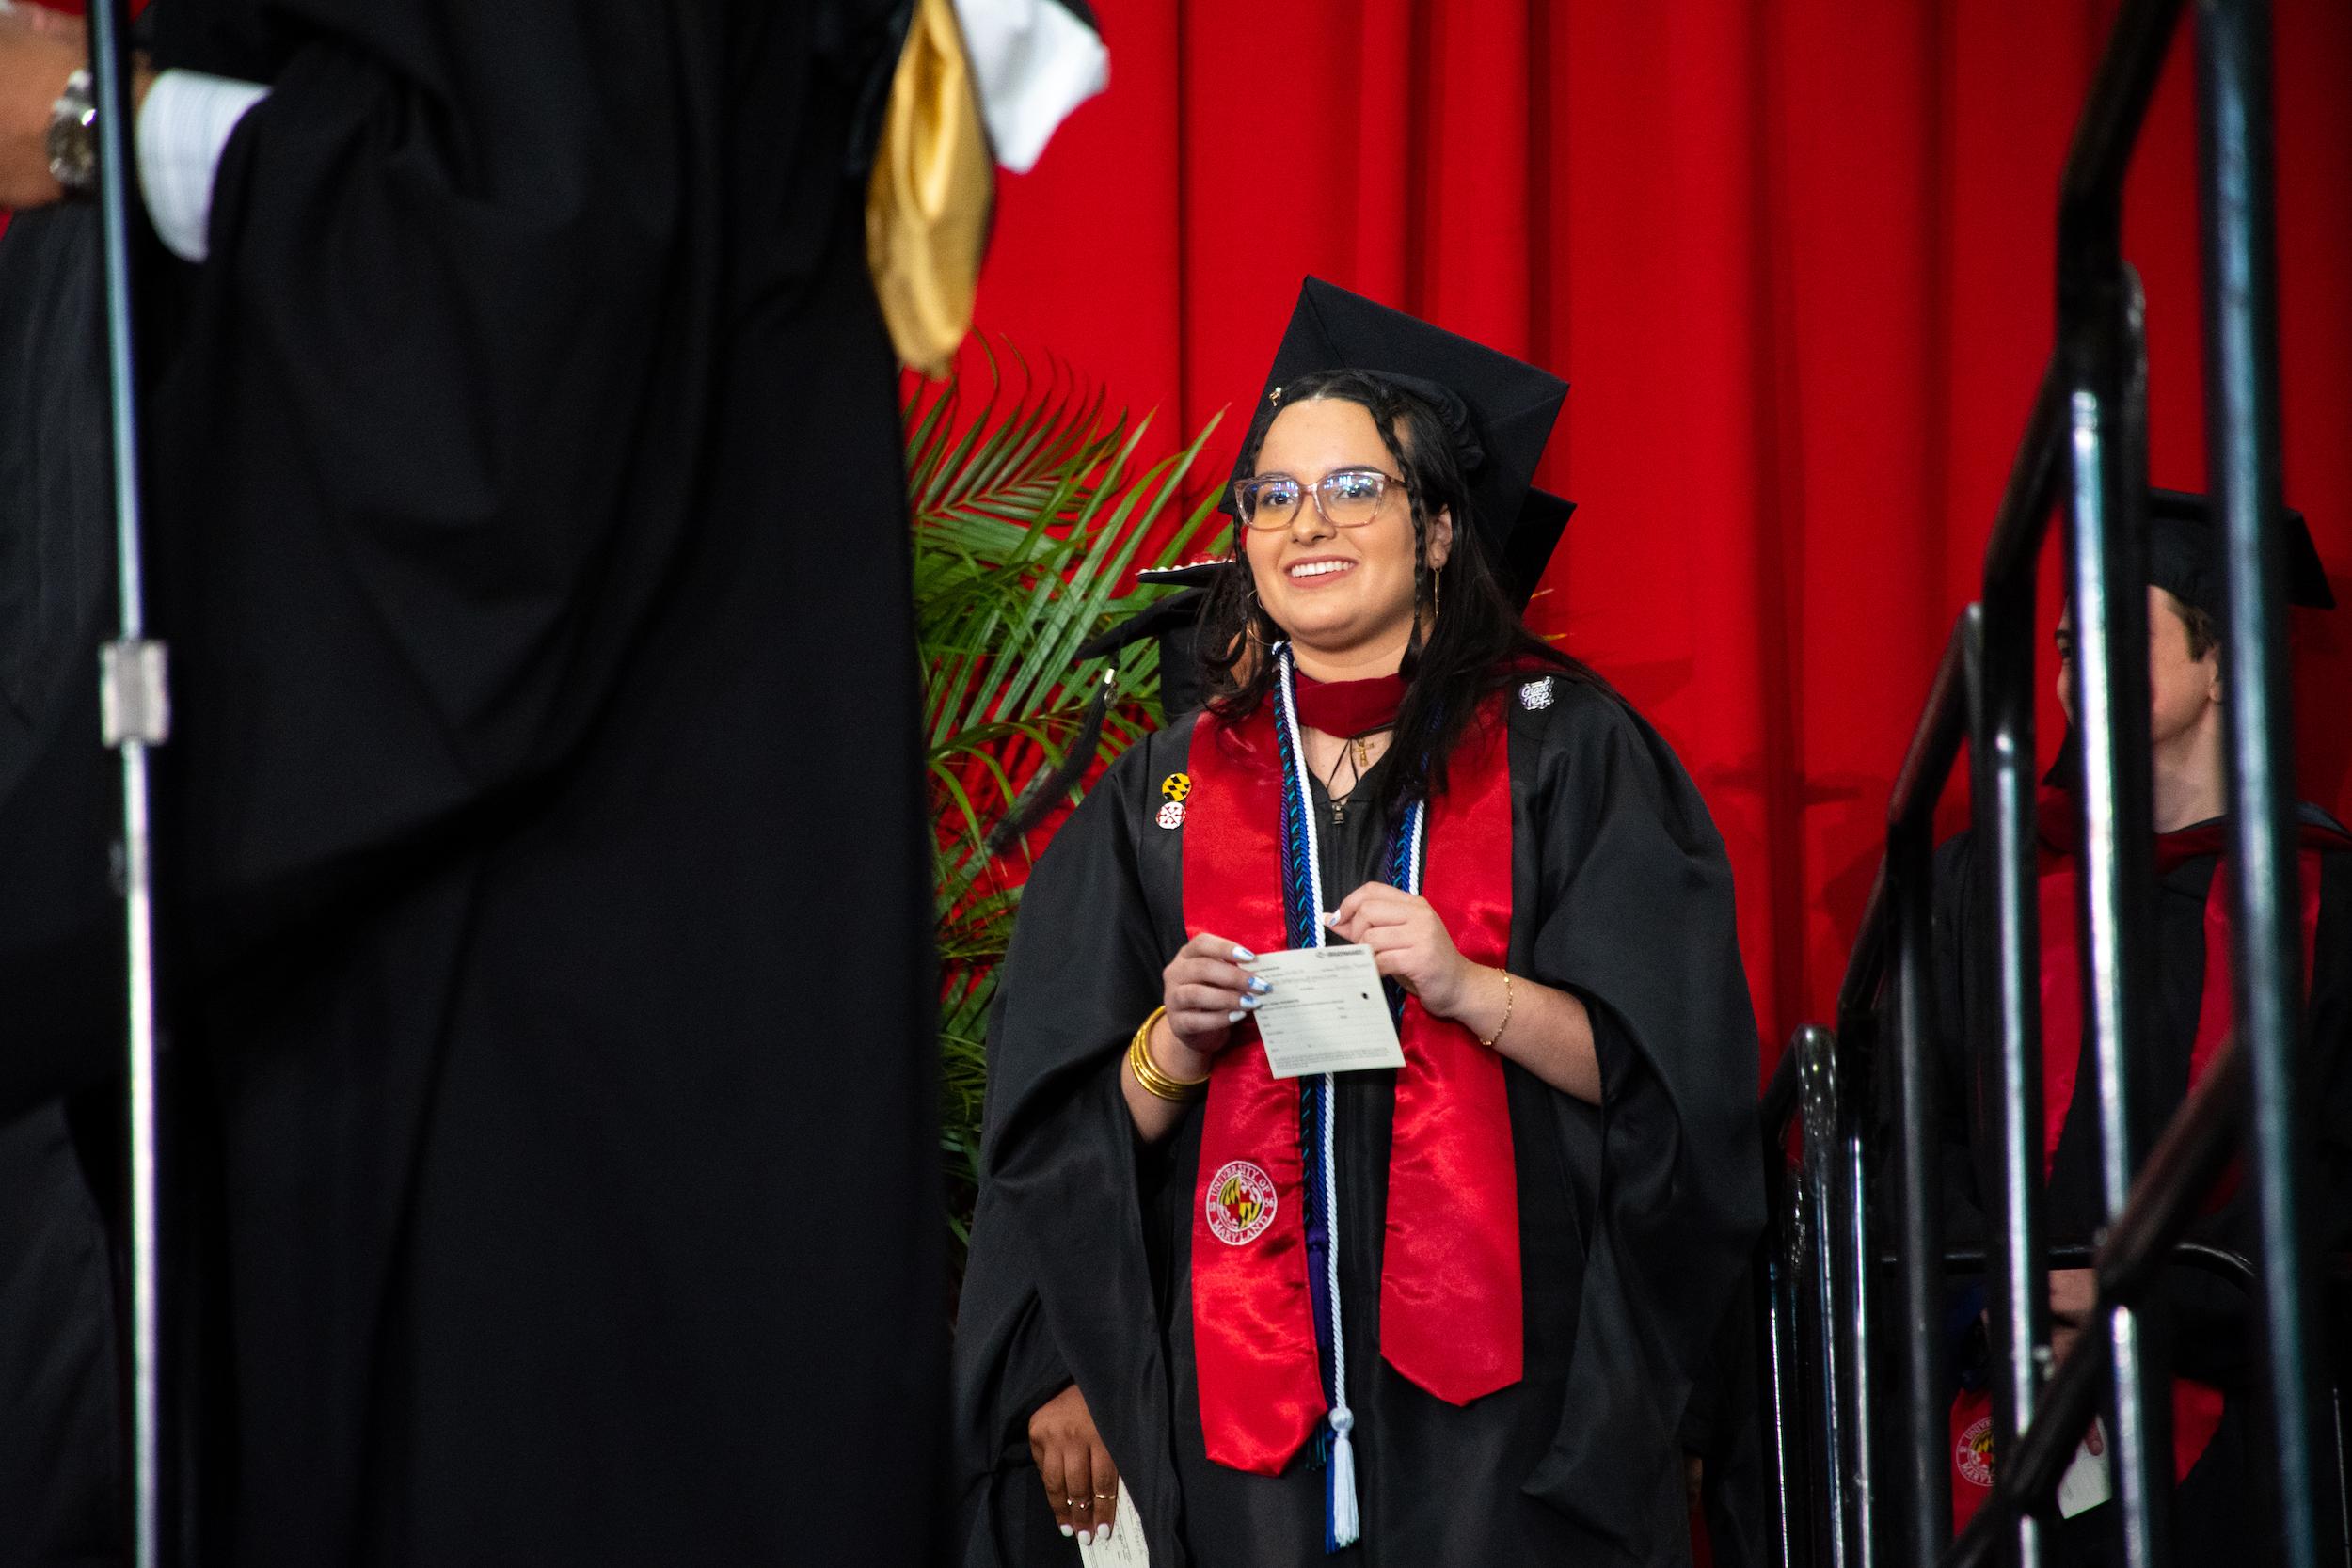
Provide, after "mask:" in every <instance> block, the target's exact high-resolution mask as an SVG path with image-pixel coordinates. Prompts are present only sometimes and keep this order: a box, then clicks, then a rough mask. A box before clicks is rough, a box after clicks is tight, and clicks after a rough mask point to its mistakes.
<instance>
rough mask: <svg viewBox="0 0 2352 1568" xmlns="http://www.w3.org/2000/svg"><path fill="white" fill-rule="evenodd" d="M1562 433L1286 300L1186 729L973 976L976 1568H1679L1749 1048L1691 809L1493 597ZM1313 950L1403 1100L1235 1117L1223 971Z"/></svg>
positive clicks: (968, 1447) (1384, 1090)
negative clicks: (1563, 1566) (1688, 1447)
mask: <svg viewBox="0 0 2352 1568" xmlns="http://www.w3.org/2000/svg"><path fill="white" fill-rule="evenodd" d="M1565 390H1566V388H1565V386H1564V385H1563V384H1561V383H1560V382H1558V381H1556V380H1554V379H1553V378H1551V377H1550V376H1549V375H1546V374H1545V373H1543V372H1540V371H1536V370H1534V368H1532V367H1529V366H1526V365H1522V364H1519V363H1518V362H1516V361H1514V360H1511V359H1509V358H1507V357H1505V356H1501V355H1498V354H1495V353H1493V352H1492V351H1489V350H1486V349H1484V348H1481V347H1479V346H1478V345H1476V344H1474V343H1470V342H1469V341H1465V340H1462V339H1460V338H1456V337H1454V336H1453V335H1452V334H1449V333H1445V332H1441V331H1438V329H1436V328H1434V327H1431V326H1428V325H1425V324H1422V323H1420V322H1417V321H1414V320H1412V319H1411V318H1409V317H1406V316H1403V315H1400V314H1398V313H1397V312H1395V311H1392V310H1389V309H1384V308H1382V307H1380V306H1377V305H1375V304H1373V303H1372V302H1370V301H1367V300H1363V299H1360V298H1359V297H1358V296H1355V295H1352V294H1349V293H1345V292H1343V291H1341V290H1338V289H1335V288H1332V287H1330V286H1329V285H1327V284H1324V283H1321V282H1319V281H1315V280H1310V281H1309V282H1308V284H1307V287H1306V289H1305V291H1304V293H1303V294H1302V296H1301V300H1300V305H1299V309H1298V311H1297V314H1296V315H1295V317H1294V318H1293V321H1292V324H1291V327H1290V330H1289V332H1288V333H1287V334H1286V336H1285V337H1284V339H1283V341H1282V344H1281V348H1280V351H1279V354H1278V355H1277V356H1276V360H1275V365H1274V369H1273V372H1272V373H1271V375H1270V377H1269V379H1268V383H1267V388H1266V396H1265V398H1264V399H1263V401H1262V402H1261V404H1260V406H1259V412H1258V415H1257V418H1256V420H1255V421H1254V426H1253V429H1252V431H1251V433H1250V436H1249V437H1248V441H1247V443H1246V444H1245V446H1244V448H1243V451H1242V454H1241V460H1240V463H1239V464H1238V466H1237V467H1236V469H1235V473H1234V480H1235V483H1234V487H1233V493H1232V510H1233V511H1234V513H1235V514H1236V516H1237V526H1236V529H1235V540H1234V552H1235V559H1236V561H1237V562H1239V563H1240V564H1239V565H1238V567H1237V568H1236V569H1232V570H1229V571H1228V572H1227V573H1225V574H1224V575H1223V576H1222V578H1221V580H1219V581H1218V582H1217V583H1216V586H1215V587H1213V588H1211V589H1210V590H1209V596H1208V598H1207V600H1206V602H1205V608H1206V613H1205V615H1204V617H1203V622H1202V626H1201V629H1200V649H1201V653H1202V657H1203V660H1204V666H1205V668H1204V671H1203V673H1204V676H1205V688H1204V690H1205V694H1206V700H1207V708H1206V711H1205V712H1203V713H1200V714H1199V715H1196V716H1185V717H1182V718H1179V719H1176V720H1175V721H1172V722H1171V724H1170V726H1169V727H1168V728H1167V729H1164V730H1161V731H1158V732H1155V733H1153V734H1152V735H1150V736H1146V737H1145V738H1144V739H1143V740H1142V741H1140V742H1139V743H1137V744H1136V746H1135V747H1134V748H1133V749H1132V750H1130V751H1129V752H1127V753H1126V754H1125V755H1124V756H1123V757H1121V758H1120V761H1119V762H1118V763H1117V764H1116V765H1114V767H1113V768H1112V769H1111V770H1110V772H1109V773H1108V774H1107V775H1106V776H1105V777H1104V780H1103V781H1102V782H1101V783H1100V784H1098V785H1096V787H1095V788H1094V789H1093V791H1092V792H1091V793H1090V795H1089V798H1088V799H1087V800H1086V801H1085V803H1084V804H1083V805H1082V806H1081V807H1080V808H1079V810H1078V812H1077V813H1076V815H1075V816H1073V817H1072V818H1071V819H1070V821H1069V822H1068V823H1067V824H1065V825H1064V826H1063V827H1062V828H1061V830H1060V831H1059V832H1058V833H1057V836H1056V838H1055V840H1054V843H1053V845H1052V847H1050V849H1049V850H1048V851H1047V853H1046V854H1045V856H1044V857H1043V859H1042V860H1041V863H1039V865H1038V866H1037V868H1036V871H1035V873H1034V874H1033V876H1032V878H1031V879H1030V881H1029V883H1028V886H1027V889H1026V891H1025V895H1024V900H1023V906H1022V915H1021V921H1020V924H1019V926H1018V927H1017V929H1016V932H1015V935H1014V940H1013V945H1012V950H1011V953H1010V954H1009V958H1008V959H1007V964H1006V969H1005V971H1004V974H1003V979H1002V988H1003V989H1002V999H1001V1002H1000V1004H999V1007H998V1011H997V1013H996V1015H995V1017H994V1019H993V1022H992V1025H991V1029H990V1072H991V1077H990V1098H989V1106H988V1117H987V1127H986V1134H985V1144H984V1148H983V1160H984V1174H983V1180H982V1186H981V1191H980V1195H979V1202H978V1210H977V1217H976V1219H975V1223H974V1228H973V1235H972V1253H971V1268H970V1273H969V1275H968V1276H967V1280H966V1284H965V1291H964V1295H963V1307H962V1314H961V1323H960V1327H959V1336H958V1343H957V1355H958V1387H959V1400H958V1440H959V1442H960V1444H961V1448H962V1453H963V1465H964V1471H965V1504H966V1513H965V1528H966V1532H967V1533H966V1536H965V1541H964V1558H963V1560H964V1561H965V1562H966V1563H968V1564H971V1565H974V1568H978V1565H982V1564H1031V1563H1036V1564H1060V1563H1063V1562H1065V1561H1067V1560H1068V1559H1069V1554H1070V1544H1069V1542H1068V1541H1067V1540H1065V1539H1064V1538H1065V1537H1067V1536H1070V1535H1073V1534H1077V1535H1081V1536H1083V1537H1085V1538H1086V1539H1087V1540H1089V1542H1099V1541H1100V1540H1101V1538H1102V1536H1103V1534H1104V1532H1105V1531H1106V1530H1107V1531H1109V1532H1111V1533H1112V1535H1113V1537H1114V1539H1116V1535H1117V1532H1119V1531H1122V1530H1123V1531H1131V1532H1132V1531H1136V1530H1140V1531H1141V1532H1142V1534H1143V1536H1144V1538H1145V1539H1146V1541H1147V1542H1148V1544H1149V1547H1150V1554H1151V1560H1152V1562H1153V1563H1154V1564H1157V1565H1160V1568H1179V1565H1182V1564H1185V1563H1197V1564H1200V1565H1202V1568H1224V1565H1229V1564H1230V1565H1240V1564H1250V1565H1260V1564H1281V1563H1295V1564H1302V1565H1303V1564H1307V1563H1311V1562H1315V1561H1319V1560H1322V1558H1323V1557H1324V1555H1325V1553H1326V1552H1327V1550H1346V1551H1347V1552H1348V1553H1349V1555H1350V1556H1351V1557H1352V1558H1353V1559H1354V1560H1357V1561H1360V1562H1364V1563H1394V1564H1412V1565H1414V1568H1447V1565H1461V1568H1473V1565H1475V1568H1514V1565H1521V1564H1524V1565H1528V1568H1534V1565H1535V1564H1546V1565H1553V1564H1558V1563H1562V1562H1597V1561H1608V1562H1623V1563H1639V1564H1645V1565H1647V1564H1659V1565H1663V1564H1674V1563H1681V1562H1685V1561H1687V1560H1688V1559H1689V1553H1690V1540H1689V1532H1688V1528H1687V1524H1686V1518H1687V1514H1686V1497H1685V1482H1686V1465H1685V1463H1684V1456H1683V1453H1682V1443H1681V1442H1680V1441H1679V1429H1680V1425H1681V1422H1682V1420H1683V1418H1684V1416H1685V1414H1686V1412H1687V1411H1688V1410H1689V1409H1690V1406H1691V1402H1692V1377H1693V1372H1694V1370H1695V1369H1697V1368H1699V1367H1700V1366H1701V1365H1702V1363H1703V1362H1704V1359H1705V1356H1706V1354H1707V1351H1708V1346H1709V1344H1710V1341H1711V1340H1712V1338H1713V1337H1714V1334H1715V1331H1716V1330H1717V1328H1718V1326H1719V1324H1720V1323H1722V1322H1723V1320H1724V1314H1725V1312H1726V1309H1727V1308H1728V1307H1729V1306H1730V1305H1731V1302H1732V1294H1733V1289H1734V1282H1735V1280H1736V1278H1737V1276H1738V1275H1739V1274H1740V1270H1741V1269H1742V1267H1743V1266H1744V1264H1745V1263H1746V1260H1747V1258H1748V1256H1749V1252H1750V1249H1751V1247H1752V1245H1753V1243H1754V1241H1755V1239H1756V1232H1757V1230H1758V1228H1759V1227H1760V1225H1761V1222H1762V1203H1761V1195H1760V1191H1759V1180H1758V1164H1757V1161H1756V1133H1755V1121H1754V1107H1755V1098H1756V1097H1755V1083H1756V1027H1755V1022H1754V1019H1753V1017H1752V1015H1751V1012H1750V1009H1749V1003H1748V994H1747V989H1746V985H1745V981H1744V977H1743V975H1742V973H1741V969H1740V954H1739V949H1738V946H1737V943H1736V942H1735V940H1734V932H1733V914H1732V894H1731V879H1730V872H1729V868H1728V866H1727V865H1726V863H1725V862H1724V850H1723V845H1722V842H1721V840H1720V839H1719V838H1718V836H1717V835H1716V832H1715V830H1714V827H1713V825H1712V823H1711V822H1710V820H1709V819H1708V813H1707V809H1706V807H1705V805H1704V804H1703V803H1702V802H1701V800H1699V797H1698V795H1697V792H1696V791H1695V790H1694V789H1693V788H1692V785H1691V784H1690V781H1689V780H1688V778H1687V777H1686V776H1685V775H1684V773H1683V771H1682V769H1681V768H1680V767H1679V766H1678V765H1677V762H1676V761H1675V758H1674V756H1673V754H1672V752H1670V751H1669V750H1668V749H1667V748H1666V746H1665V744H1664V743H1663V742H1662V741H1661V739H1660V738H1659V737H1658V736H1657V735H1656V733H1655V732H1654V731H1652V730H1651V729H1650V728H1649V727H1648V725H1646V724H1645V723H1644V722H1643V721H1642V720H1641V718H1640V717H1639V716H1638V715H1636V714H1635V713H1634V712H1633V711H1632V710H1631V709H1630V708H1629V706H1628V705H1626V704H1625V702H1624V701H1623V700H1622V699H1621V698H1619V697H1618V696H1616V695H1615V694H1614V693H1613V691H1611V690H1610V689H1608V687H1607V686H1605V685H1604V684H1603V683H1602V682H1601V681H1600V680H1599V679H1598V678H1597V677H1596V676H1595V675H1593V674H1592V673H1590V672H1589V671H1587V670H1585V669H1584V668H1582V667H1581V666H1580V665H1578V664H1577V663H1576V662H1575V661H1573V660H1571V659H1569V658H1566V657H1564V656H1562V655H1561V654H1560V653H1558V652H1557V651H1555V650H1553V649H1552V648H1550V647H1549V645H1547V644H1546V643H1544V642H1543V641H1540V640H1538V639H1536V638H1534V636H1533V635H1531V634H1530V633H1528V632H1527V631H1526V630H1525V628H1524V627H1523V626H1521V624H1520V623H1519V621H1518V616H1517V614H1516V613H1515V611H1514V610H1513V608H1512V605H1511V602H1510V600H1509V599H1508V598H1507V597H1506V596H1505V593H1504V590H1503V589H1502V587H1501V586H1500V585H1499V583H1498V563H1499V562H1502V561H1503V560H1505V559H1506V558H1507V556H1508V554H1509V542H1510V540H1511V538H1512V535H1513V533H1514V531H1515V526H1516V525H1518V524H1519V523H1520V522H1521V520H1522V518H1523V517H1527V516H1530V515H1531V514H1530V513H1529V512H1528V511H1527V508H1526V503H1527V501H1528V499H1529V496H1530V491H1529V480H1530V477H1531V476H1532V474H1533V472H1534V467H1535V464H1536V461H1537V459H1538V458H1539V457H1540V455H1541V453H1542V451H1543V447H1544V443H1545V440H1546V438H1547V437H1548V436H1549V432H1550V428H1551V424H1552V421H1553V420H1554V418H1555V417H1556V415H1557V413H1558V409H1559V406H1560V403H1561V400H1562V398H1563V396H1564V395H1565ZM1532 515H1537V516H1540V515H1549V517H1550V519H1551V521H1550V523H1549V527H1550V531H1551V536H1552V537H1556V536H1557V532H1558V519H1559V518H1560V517H1561V516H1562V515H1564V514H1563V513H1562V511H1561V510H1560V506H1559V503H1556V502H1549V503H1548V504H1547V503H1546V502H1539V503H1538V506H1537V509H1536V512H1535V513H1534V514H1532ZM1549 542H1550V541H1549V538H1547V539H1545V540H1544V541H1543V544H1544V547H1545V548H1546V549H1548V548H1549ZM1539 554H1540V552H1539ZM1326 920H1327V924H1328V930H1329V933H1330V940H1331V941H1332V942H1364V943H1368V944H1369V945H1370V946H1371V947H1372V948H1373V949H1374V951H1375V954H1376V956H1377V961H1378V964H1379V968H1380V971H1381V973H1382V974H1384V975H1386V976H1388V977H1389V978H1390V979H1391V980H1392V981H1393V982H1395V985H1394V987H1393V988H1392V990H1391V1001H1392V1003H1393V1004H1394V1005H1396V1006H1397V1008H1398V1014H1397V1016H1398V1018H1399V1021H1400V1032H1401V1034H1402V1037H1403V1040H1404V1047H1405V1058H1406V1066H1405V1067H1404V1068H1403V1069H1401V1070H1369V1071H1361V1072H1356V1073H1350V1074H1345V1075H1338V1076H1335V1077H1333V1078H1330V1079H1318V1078H1304V1079H1295V1080H1277V1079H1274V1078H1273V1077H1271V1076H1270V1075H1269V1071H1268V1064H1267V1058H1266V1054H1265V1052H1264V1050H1263V1047H1262V1045H1261V1043H1260V1041H1259V1040H1258V1038H1257V1036H1256V1033H1255V1030H1254V1028H1253V1026H1252V1023H1251V1014H1252V1012H1253V1011H1254V1010H1255V1009H1256V1008H1257V1007H1258V1006H1259V1005H1260V1002H1261V998H1262V996H1263V994H1265V993H1264V992H1263V991H1262V990H1260V989H1259V983H1258V982H1253V980H1252V977H1251V975H1250V974H1249V973H1248V971H1247V970H1246V969H1245V968H1243V967H1242V965H1243V964H1244V963H1246V962H1248V958H1249V955H1250V954H1252V953H1253V952H1267V951H1272V950H1276V949H1283V948H1295V947H1300V946H1311V945H1314V944H1315V942H1316V941H1317V931H1316V927H1317V926H1318V924H1319V923H1321V922H1325V921H1326ZM1121 1479H1123V1481H1125V1483H1126V1485H1127V1487H1128V1489H1129V1491H1130V1493H1131V1495H1132V1497H1133V1499H1134V1502H1135V1513H1134V1514H1133V1515H1131V1516H1129V1517H1126V1518H1123V1519H1122V1518H1119V1517H1117V1516H1116V1509H1117V1501H1116V1499H1117V1497H1118V1495H1119V1487H1118V1482H1119V1481H1120V1480H1121ZM1721 1560H1732V1559H1721Z"/></svg>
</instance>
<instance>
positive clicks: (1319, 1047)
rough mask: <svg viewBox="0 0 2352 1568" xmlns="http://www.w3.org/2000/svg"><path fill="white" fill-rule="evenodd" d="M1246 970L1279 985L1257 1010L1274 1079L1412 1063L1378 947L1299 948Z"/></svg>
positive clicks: (1262, 958) (1263, 959)
mask: <svg viewBox="0 0 2352 1568" xmlns="http://www.w3.org/2000/svg"><path fill="white" fill-rule="evenodd" d="M1242 968H1244V969H1247V970H1248V971H1250V972H1251V973H1252V974H1257V975H1259V976H1260V977H1262V978H1263V980H1264V981H1265V982H1266V983H1267V984H1268V985H1270V986H1272V987H1273V988H1274V989H1273V990H1270V991H1268V992H1266V994H1265V996H1264V998H1263V1000H1262V1001H1261V1002H1260V1003H1259V1004H1258V1007H1257V1015H1256V1016H1257V1020H1258V1034H1259V1035H1260V1037H1263V1039H1264V1041H1265V1059H1266V1065H1267V1066H1268V1067H1269V1068H1271V1069H1273V1072H1274V1076H1275V1077H1277V1078H1303V1077H1306V1076H1307V1075H1308V1074H1310V1073H1317V1072H1356V1071H1359V1070H1361V1069H1365V1068H1377V1067H1403V1066H1404V1065H1405V1051H1404V1048H1403V1047H1402V1046H1400V1045H1398V1044H1397V1040H1396V1024H1395V1022H1393V1021H1392V1020H1391V1018H1390V1017H1389V998H1388V993H1387V991H1386V990H1383V989H1382V987H1381V984H1380V968H1379V966H1378V965H1377V964H1375V962H1374V961H1373V958H1372V949H1371V948H1369V947H1365V946H1361V945H1350V946H1343V947H1293V948H1288V949H1286V950H1284V951H1282V952H1279V953H1261V954H1260V955H1258V958H1257V961H1256V962H1254V963H1246V964H1244V965H1242Z"/></svg>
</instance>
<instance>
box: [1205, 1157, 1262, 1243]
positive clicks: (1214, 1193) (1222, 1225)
mask: <svg viewBox="0 0 2352 1568" xmlns="http://www.w3.org/2000/svg"><path fill="white" fill-rule="evenodd" d="M1276 1207H1277V1202H1276V1198H1275V1193H1274V1180H1273V1178H1271V1177H1269V1176H1267V1175H1266V1173H1265V1172H1264V1171H1263V1170H1260V1169H1259V1168H1258V1167H1257V1166H1256V1165H1253V1164H1250V1163H1249V1162H1248V1161H1247V1160H1235V1161H1233V1162H1232V1163H1231V1164H1227V1165H1226V1166H1224V1167H1223V1168H1222V1169H1220V1170H1219V1171H1218V1172H1217V1173H1216V1175H1215V1176H1212V1177H1211V1178H1209V1196H1208V1210H1209V1233H1210V1234H1211V1235H1213V1236H1215V1237H1216V1239H1217V1240H1218V1241H1220V1242H1223V1243H1225V1244H1226V1245H1227V1246H1248V1244H1249V1243H1252V1242H1254V1241H1256V1240H1257V1239H1258V1238H1259V1237H1261V1236H1263V1235H1264V1234H1265V1231H1266V1227H1268V1226H1270V1225H1272V1224H1273V1223H1274V1211H1275V1209H1276Z"/></svg>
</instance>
